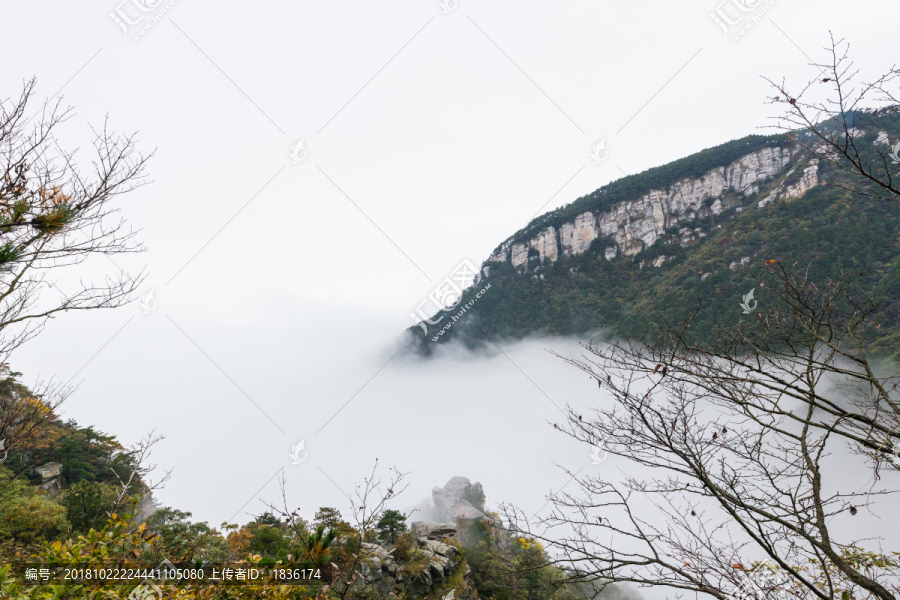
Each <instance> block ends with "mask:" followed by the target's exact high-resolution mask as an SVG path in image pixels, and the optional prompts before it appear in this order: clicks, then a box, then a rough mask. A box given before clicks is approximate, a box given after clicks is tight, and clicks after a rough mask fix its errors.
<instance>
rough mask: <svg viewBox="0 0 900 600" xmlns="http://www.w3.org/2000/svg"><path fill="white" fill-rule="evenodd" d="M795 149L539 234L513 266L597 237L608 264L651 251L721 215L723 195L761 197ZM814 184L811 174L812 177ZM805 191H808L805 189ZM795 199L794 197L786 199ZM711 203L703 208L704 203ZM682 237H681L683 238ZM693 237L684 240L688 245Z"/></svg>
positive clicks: (764, 153) (768, 151)
mask: <svg viewBox="0 0 900 600" xmlns="http://www.w3.org/2000/svg"><path fill="white" fill-rule="evenodd" d="M797 152H799V147H796V146H794V147H784V148H764V149H762V150H760V151H758V152H754V153H752V154H748V155H746V156H743V157H741V158H740V159H738V160H736V161H734V162H733V163H731V164H730V165H728V166H725V167H718V168H715V169H712V170H711V171H709V172H707V173H706V174H704V175H703V176H702V177H699V178H696V179H682V180H680V181H677V182H675V183H674V184H672V185H671V186H670V187H669V188H668V189H665V190H651V191H650V192H648V193H647V194H644V195H643V196H641V197H640V198H639V199H637V200H632V201H627V202H620V203H619V204H617V205H615V206H613V207H612V210H610V211H609V212H604V213H594V212H585V213H582V214H580V215H578V216H577V217H576V218H575V222H574V223H564V224H563V225H562V226H561V227H560V229H559V232H558V235H557V231H556V230H555V229H554V228H553V227H548V228H547V229H545V230H543V231H541V233H539V234H538V235H537V237H535V238H533V239H531V240H529V241H528V244H527V245H525V244H514V245H513V246H512V248H511V260H512V264H513V266H520V265H525V266H526V268H527V266H528V248H535V249H536V250H537V251H538V252H539V253H540V255H541V262H544V259H548V260H550V262H556V260H557V259H558V258H559V251H560V247H561V249H562V253H563V254H564V255H565V256H570V255H575V254H581V253H583V252H585V251H587V249H588V248H589V247H590V245H591V242H592V241H593V240H594V239H596V238H597V237H600V236H611V237H612V238H613V240H614V241H615V246H613V247H608V248H606V249H605V251H604V256H605V257H606V259H607V260H611V259H612V258H614V257H615V256H617V255H618V254H619V253H620V252H621V253H622V254H623V255H625V256H633V255H635V254H637V253H638V252H640V251H641V250H642V249H643V248H645V247H646V246H650V245H652V244H653V243H654V242H656V240H657V239H658V238H659V237H660V236H661V235H663V234H664V233H665V231H666V230H667V229H668V228H670V227H672V226H673V225H675V224H677V223H679V222H680V221H689V220H691V219H694V218H697V217H701V218H702V217H705V216H708V215H710V214H713V215H718V214H720V213H721V212H722V210H723V209H724V206H723V204H722V197H723V196H724V195H725V194H726V193H736V194H741V195H744V196H751V195H753V194H757V193H759V190H760V187H761V186H762V185H763V184H764V183H765V182H767V181H771V180H772V179H774V178H775V176H776V175H778V174H779V173H781V172H782V171H783V170H784V168H785V167H786V166H787V165H788V163H789V162H790V161H791V159H792V158H794V156H796V154H797ZM810 164H812V162H811V163H810ZM812 177H813V179H814V180H815V182H817V178H816V177H815V173H813V175H812ZM810 181H812V180H810V179H809V178H806V175H805V174H804V179H803V180H801V182H800V183H799V184H797V185H798V186H799V187H797V188H796V189H795V188H793V187H792V188H790V189H786V190H784V192H783V193H785V194H789V193H790V194H794V193H798V191H799V194H802V193H804V192H805V191H806V189H808V187H811V185H815V182H814V183H812V184H811V185H810V184H809V182H810ZM803 186H808V187H806V188H804V187H803ZM784 197H793V196H784ZM710 199H712V200H713V202H712V203H711V204H710V205H709V207H707V206H706V204H707V203H706V201H707V200H710ZM682 235H683V234H682ZM691 239H693V236H690V235H688V236H684V237H682V243H688V241H690V240H691ZM500 259H502V260H503V261H504V262H505V260H506V255H505V253H504V252H502V251H501V252H498V253H497V254H495V255H493V256H491V258H490V259H489V260H500Z"/></svg>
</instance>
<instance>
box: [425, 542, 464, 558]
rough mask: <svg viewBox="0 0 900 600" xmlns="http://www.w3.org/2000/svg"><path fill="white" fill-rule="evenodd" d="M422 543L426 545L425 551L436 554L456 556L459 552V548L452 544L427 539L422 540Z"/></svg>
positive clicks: (447, 556) (449, 556)
mask: <svg viewBox="0 0 900 600" xmlns="http://www.w3.org/2000/svg"><path fill="white" fill-rule="evenodd" d="M422 545H423V546H424V547H425V551H426V552H428V553H430V554H432V555H434V554H440V555H441V556H444V557H446V558H450V559H452V558H454V557H455V556H456V555H457V554H458V552H459V551H458V550H457V549H456V547H455V546H451V545H450V544H442V543H441V542H438V541H434V540H429V539H425V540H424V541H422Z"/></svg>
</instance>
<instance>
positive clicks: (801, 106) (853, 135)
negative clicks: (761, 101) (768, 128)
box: [767, 36, 900, 201]
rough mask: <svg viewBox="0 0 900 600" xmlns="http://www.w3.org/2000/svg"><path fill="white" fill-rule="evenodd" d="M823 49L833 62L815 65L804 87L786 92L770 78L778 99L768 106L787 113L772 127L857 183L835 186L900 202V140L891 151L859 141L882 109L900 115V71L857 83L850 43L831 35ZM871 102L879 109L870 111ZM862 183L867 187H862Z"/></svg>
mask: <svg viewBox="0 0 900 600" xmlns="http://www.w3.org/2000/svg"><path fill="white" fill-rule="evenodd" d="M825 50H826V51H827V52H828V53H829V55H830V56H831V60H830V61H828V62H826V63H813V66H814V67H816V68H818V69H819V73H818V75H817V76H816V78H815V79H813V80H812V81H809V82H807V83H806V84H805V85H804V86H803V87H801V88H798V89H788V85H787V84H786V83H785V82H784V81H783V80H782V81H781V82H780V83H776V82H774V81H772V80H770V79H767V81H768V82H769V83H770V84H771V85H772V87H773V88H774V89H775V91H776V94H777V95H775V96H774V97H772V98H770V101H771V102H772V103H774V104H777V105H783V106H784V107H785V110H786V112H785V114H784V115H782V116H780V117H777V118H776V121H777V124H776V125H775V126H774V127H775V128H776V129H779V130H782V131H785V132H786V133H787V136H788V137H789V138H791V139H793V140H794V141H796V142H798V143H799V144H801V145H802V146H803V147H805V148H806V149H807V150H809V151H810V152H812V153H813V154H814V155H816V156H817V157H819V158H820V159H823V160H826V161H828V162H830V163H832V164H833V165H835V166H836V167H837V168H838V169H839V170H840V171H842V172H844V173H847V174H849V175H852V176H853V178H854V179H856V181H857V183H846V182H843V181H840V180H837V181H835V182H834V184H835V185H837V186H839V187H843V188H845V189H848V190H850V191H853V192H856V193H859V194H863V195H865V196H869V197H872V198H878V199H882V200H894V201H897V200H900V156H898V153H900V140H895V144H894V145H893V147H890V145H889V143H888V140H885V139H876V140H875V142H876V144H872V143H867V144H863V143H862V140H861V138H862V136H864V135H866V134H868V133H872V132H870V131H865V130H864V129H862V127H863V126H864V124H865V123H866V122H871V121H872V120H873V119H874V117H876V116H877V115H878V112H879V110H880V111H882V113H883V114H884V113H887V112H890V113H894V114H896V113H897V112H900V106H898V104H900V69H898V68H897V67H896V66H892V67H891V68H890V69H888V70H887V71H886V72H885V73H883V74H882V75H880V76H877V77H876V78H875V79H874V80H872V81H869V82H865V81H860V82H858V81H857V79H859V70H858V69H857V68H856V66H855V65H854V64H853V61H852V60H851V59H850V57H849V50H850V45H849V44H845V43H844V41H843V40H835V39H834V36H832V37H831V44H830V46H829V47H827V48H825ZM823 86H824V89H823ZM868 102H872V103H874V104H875V105H877V107H880V108H874V109H873V108H872V107H871V106H869V107H866V106H865V104H864V103H868ZM860 179H861V180H862V181H861V182H862V183H865V184H868V185H858V183H860V181H859V180H860ZM873 184H874V185H873Z"/></svg>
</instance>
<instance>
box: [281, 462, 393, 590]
mask: <svg viewBox="0 0 900 600" xmlns="http://www.w3.org/2000/svg"><path fill="white" fill-rule="evenodd" d="M408 474H409V473H403V472H401V471H400V470H398V469H397V468H396V467H392V468H391V469H390V476H389V479H388V481H387V483H386V484H382V481H381V478H380V477H379V475H378V459H375V465H374V466H373V467H372V471H371V473H369V476H368V477H365V478H363V480H362V481H361V482H359V483H358V484H357V485H356V488H355V489H354V491H353V495H352V496H347V499H348V500H349V501H350V510H351V512H352V515H351V517H350V521H351V524H352V526H353V530H354V533H353V534H352V535H350V536H346V537H337V538H336V539H335V536H336V535H337V533H338V532H334V534H332V535H329V536H328V537H327V540H328V545H325V546H324V547H323V544H322V541H323V539H326V538H324V537H323V536H322V532H321V530H320V531H319V532H316V534H313V535H309V534H308V533H307V532H305V531H303V529H305V526H306V522H305V521H304V520H303V519H301V518H300V517H299V516H298V515H297V513H298V511H299V509H297V510H293V511H292V510H290V509H289V508H288V504H287V499H286V493H285V490H284V483H283V480H282V488H281V495H282V504H283V506H282V507H277V506H275V505H273V504H271V503H269V504H267V506H268V507H269V509H270V510H271V511H272V512H273V514H276V515H279V517H280V518H281V519H284V522H283V526H284V527H285V528H286V529H288V530H289V531H290V532H292V533H293V534H294V535H296V536H298V537H304V536H308V538H307V539H306V540H304V541H306V543H301V545H302V546H303V547H304V551H305V553H306V556H305V557H300V558H306V559H308V560H310V561H311V562H313V563H315V564H317V565H318V564H320V562H322V561H321V558H322V557H323V556H327V554H325V553H324V552H323V551H324V550H327V549H328V548H329V547H331V548H333V547H335V546H339V547H342V548H343V549H344V550H345V551H346V553H348V557H349V558H348V559H347V560H345V561H342V563H341V564H340V565H339V564H337V563H335V562H329V563H328V564H327V565H326V567H325V569H324V570H323V575H327V578H328V581H329V584H328V586H326V587H325V589H324V592H323V593H325V594H328V593H330V594H331V596H332V597H335V598H340V599H341V600H344V598H352V597H353V596H354V591H355V590H357V589H358V587H359V584H360V583H361V582H364V579H365V578H364V571H365V570H366V569H365V567H364V566H363V565H364V563H365V562H366V561H367V560H368V559H371V558H374V557H375V556H376V553H375V552H374V551H373V550H372V548H371V547H367V546H366V543H365V540H366V536H367V534H370V533H372V532H374V529H375V524H376V523H377V522H378V519H379V518H380V516H381V514H382V513H383V512H384V509H385V507H386V506H387V503H388V501H390V500H392V499H394V498H396V497H397V496H398V495H400V494H401V493H402V492H403V491H404V490H405V489H406V488H407V487H408V485H409V484H407V483H405V479H406V476H407V475H408ZM385 487H386V488H387V490H386V491H383V488H385ZM332 540H334V543H332ZM361 577H362V578H363V579H362V580H360V578H361ZM329 590H330V592H329Z"/></svg>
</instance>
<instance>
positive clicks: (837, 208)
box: [410, 112, 900, 358]
mask: <svg viewBox="0 0 900 600" xmlns="http://www.w3.org/2000/svg"><path fill="white" fill-rule="evenodd" d="M876 119H877V122H875V121H876ZM858 120H859V121H860V125H862V126H865V127H867V132H868V133H867V135H865V136H864V137H861V138H859V140H858V144H859V145H860V147H861V148H864V149H865V152H867V153H874V150H872V148H875V147H876V146H874V141H875V137H876V134H877V132H878V131H885V130H886V131H890V132H896V133H897V135H892V136H891V138H892V139H895V138H896V137H898V135H900V112H887V113H886V114H884V116H879V117H877V118H875V117H873V116H872V115H871V114H869V113H866V114H865V115H863V113H860V116H859V119H858ZM780 139H781V138H778V137H777V136H773V137H766V138H762V137H759V136H754V137H750V138H745V139H744V140H738V141H736V142H732V143H730V144H725V145H723V146H719V147H717V148H712V149H710V150H706V151H704V152H701V153H698V154H696V155H694V156H692V157H689V158H687V159H683V160H682V161H676V162H675V163H672V164H671V165H666V166H665V167H660V168H659V169H651V170H650V171H647V172H645V173H642V174H640V175H635V176H632V177H629V178H624V179H622V180H620V181H618V182H615V183H613V184H610V185H609V186H606V187H604V188H602V189H601V190H598V191H597V192H595V193H594V194H591V195H590V196H587V197H585V198H582V199H579V200H578V201H576V202H575V203H573V204H571V205H569V206H566V207H563V208H561V209H558V210H557V211H554V212H553V213H550V214H549V215H544V216H542V217H538V218H537V219H536V220H535V221H533V222H532V224H530V225H529V226H528V227H527V228H526V229H524V230H523V231H522V232H519V233H518V234H516V236H514V238H512V239H515V240H516V241H522V240H523V239H527V238H528V237H530V236H531V235H533V234H534V233H535V232H536V231H538V230H539V229H542V228H544V227H546V226H547V225H554V226H557V227H558V226H559V224H561V223H562V222H566V221H569V222H571V221H572V220H573V219H574V217H575V216H576V215H577V214H580V213H582V212H584V211H586V210H606V209H608V208H609V207H610V206H611V205H612V203H614V202H619V201H622V200H626V199H627V200H634V199H636V198H638V197H639V195H640V194H642V193H645V192H646V191H647V190H649V189H653V188H665V185H666V184H667V182H668V183H671V182H672V181H675V180H677V179H680V178H682V177H689V176H696V175H698V174H700V173H701V172H703V171H704V170H706V169H708V168H709V167H710V165H717V164H718V165H722V164H727V163H728V162H730V161H732V160H734V159H735V158H737V157H738V156H740V155H743V154H746V153H747V152H749V151H752V150H756V149H759V148H760V147H763V146H765V145H771V144H774V143H776V142H777V141H778V140H780ZM782 143H783V141H782ZM876 157H877V156H876V155H874V154H873V156H871V157H869V159H870V160H873V161H874V160H875V158H876ZM802 159H803V156H801V157H800V158H798V159H795V160H802ZM788 170H789V169H788ZM795 175H796V174H795ZM819 179H820V181H825V182H826V185H818V186H815V187H813V188H812V189H811V190H809V191H808V192H806V194H804V195H803V196H802V197H799V198H794V199H790V200H776V201H774V202H771V203H769V204H767V205H766V206H765V207H763V208H758V207H757V201H758V200H759V199H761V198H763V197H765V195H766V194H767V193H768V192H769V191H770V190H771V189H772V188H773V187H774V186H775V185H777V184H778V183H780V181H781V179H776V180H775V181H772V182H770V183H769V185H768V186H766V187H764V188H763V189H762V190H760V192H759V194H758V196H756V197H750V198H747V199H740V205H742V206H743V210H742V211H736V210H735V209H734V208H731V209H726V210H725V211H723V212H722V214H720V215H718V216H715V215H711V216H710V217H708V218H705V219H696V220H695V221H693V222H681V223H679V224H678V226H677V227H678V228H680V227H689V228H699V229H700V230H701V231H702V232H703V233H704V234H705V237H702V238H700V239H699V240H697V241H694V242H692V243H690V244H688V245H686V246H684V247H682V246H681V245H680V236H678V235H677V229H676V228H673V230H672V231H669V232H667V235H665V236H661V237H660V239H658V240H657V241H656V243H655V244H653V245H652V246H649V247H645V248H644V249H643V250H642V251H641V252H639V253H638V254H637V255H635V256H633V257H627V256H622V255H621V254H620V255H619V256H618V257H616V258H614V259H613V260H606V259H605V257H604V256H603V251H604V248H606V247H608V246H611V245H612V244H613V242H612V241H611V240H609V239H604V238H598V239H596V240H594V241H593V243H592V244H591V247H590V248H589V249H588V251H586V252H585V253H583V254H580V255H577V256H568V257H566V256H560V259H559V260H558V261H557V262H556V263H554V264H549V263H547V264H545V265H542V266H539V267H537V269H536V268H535V267H536V266H537V265H538V263H537V262H536V261H535V262H530V263H529V270H528V271H527V272H524V273H523V272H522V270H521V269H514V268H513V267H512V265H511V264H510V263H509V261H507V262H505V263H488V264H489V265H490V276H489V279H488V281H490V283H491V291H490V293H489V294H484V295H483V296H482V297H481V298H479V300H478V302H477V303H476V304H475V305H474V306H473V307H472V308H471V309H470V310H469V314H467V315H466V317H465V319H463V320H461V321H460V322H457V323H456V324H454V327H453V328H452V329H450V330H449V331H447V332H446V334H445V335H443V336H442V337H440V338H439V340H438V342H439V343H442V342H446V341H448V340H454V339H455V340H461V341H463V342H464V343H465V344H466V345H468V346H469V347H477V346H479V345H481V344H482V343H483V340H484V338H485V336H490V337H491V338H496V337H501V338H502V337H509V338H521V337H525V336H528V335H532V334H546V335H579V336H584V335H593V336H598V337H599V336H631V337H640V336H642V335H645V334H647V333H648V332H650V331H653V330H654V328H655V327H656V326H657V325H659V324H661V323H663V322H665V321H669V322H674V321H677V320H680V319H681V318H683V317H685V316H686V315H687V314H689V313H690V311H691V309H692V307H694V306H696V305H698V304H699V305H701V307H702V308H701V310H700V312H699V313H698V315H697V317H696V318H695V320H694V322H693V323H692V325H691V330H692V332H693V335H694V336H696V337H697V339H702V337H703V336H706V335H709V334H711V333H712V332H713V331H714V330H715V329H716V328H718V327H721V326H723V325H725V326H727V325H728V324H732V323H735V322H736V321H737V320H738V319H739V318H740V317H741V315H742V310H741V307H740V302H741V300H742V297H743V295H744V294H747V293H748V292H750V290H752V289H754V288H755V291H754V295H755V298H756V300H758V302H759V307H760V309H761V310H763V309H764V308H765V306H766V302H767V292H766V290H765V288H764V287H760V284H759V281H760V280H759V278H758V274H759V272H760V270H762V269H765V268H766V263H765V261H766V260H777V261H780V262H783V263H786V264H788V265H789V264H792V263H794V262H795V261H799V262H800V263H801V264H809V268H810V276H811V278H812V279H813V280H815V281H823V282H824V281H827V280H828V279H829V278H831V279H836V278H837V277H839V276H840V274H841V273H850V272H853V273H856V274H858V275H857V276H858V277H860V282H861V283H863V284H865V287H866V289H869V290H871V291H872V292H874V293H876V294H879V295H882V296H885V297H886V298H887V300H886V302H884V304H883V305H882V306H881V307H880V309H879V311H878V313H877V314H876V316H875V322H876V328H875V329H874V330H873V331H872V332H871V334H870V336H869V338H868V342H867V344H868V348H869V351H870V352H872V353H875V354H876V355H886V356H891V355H893V356H894V357H895V358H897V357H898V356H897V355H895V354H894V353H896V352H897V347H898V344H897V342H898V341H900V339H898V335H900V330H898V324H900V321H898V319H900V304H898V298H897V292H898V291H900V253H898V252H897V247H898V244H900V203H897V202H891V201H882V200H875V199H872V198H868V197H866V196H864V195H861V194H857V193H853V192H851V191H849V190H848V189H846V187H856V188H857V189H859V188H860V187H861V186H860V185H859V183H858V181H856V180H853V179H852V178H851V176H849V175H848V174H846V173H844V172H840V171H838V170H837V169H836V168H835V167H834V166H833V165H831V164H830V163H828V162H827V161H824V160H822V161H820V162H819ZM842 186H845V187H842ZM623 190H624V191H623ZM607 199H611V202H607ZM662 255H664V256H666V257H667V260H666V261H665V263H663V265H662V266H661V267H654V266H652V264H651V263H652V261H653V259H655V258H657V257H659V256H662ZM744 258H747V259H749V262H748V263H747V264H746V265H741V264H740V263H741V260H742V259H744ZM642 261H643V262H644V265H643V268H641V266H640V265H641V262H642ZM733 263H737V265H735V266H734V267H735V268H733V269H732V268H730V266H731V265H732V264H733ZM535 275H539V277H535ZM473 293H474V292H473V291H472V290H467V292H466V293H465V294H464V295H463V298H462V301H461V302H462V303H466V302H468V301H469V300H471V296H472V294H473ZM431 330H436V328H433V327H432V328H430V331H431ZM410 333H411V335H412V337H413V339H414V341H415V345H416V346H417V347H418V349H419V350H420V351H421V352H422V353H425V354H427V353H429V352H430V351H431V350H432V349H433V344H434V342H432V340H431V339H430V337H429V336H426V335H424V334H423V333H422V331H421V329H420V328H418V327H415V328H411V329H410ZM431 335H432V336H433V335H434V334H433V333H432V334H431Z"/></svg>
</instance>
